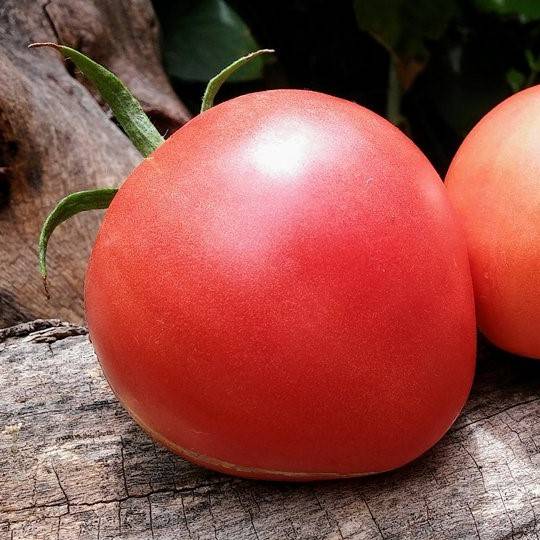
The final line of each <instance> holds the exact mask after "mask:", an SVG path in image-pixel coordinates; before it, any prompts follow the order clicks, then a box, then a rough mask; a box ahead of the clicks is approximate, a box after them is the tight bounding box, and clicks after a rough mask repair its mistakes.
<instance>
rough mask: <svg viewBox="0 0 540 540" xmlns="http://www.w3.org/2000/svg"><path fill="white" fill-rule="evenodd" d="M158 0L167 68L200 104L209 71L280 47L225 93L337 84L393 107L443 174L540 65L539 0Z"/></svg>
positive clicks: (385, 111) (332, 89)
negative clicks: (469, 137)
mask: <svg viewBox="0 0 540 540" xmlns="http://www.w3.org/2000/svg"><path fill="white" fill-rule="evenodd" d="M154 6H155V9H156V12H157V14H158V18H159V19H160V22H161V26H162V34H163V36H162V37H163V50H164V60H165V65H166V68H167V71H168V73H169V76H170V77H171V80H172V81H173V85H174V87H175V90H176V91H177V93H178V95H179V96H180V97H181V99H182V100H183V101H184V103H186V105H187V106H188V107H189V108H190V109H191V111H192V112H193V113H196V112H197V109H198V107H199V103H200V97H201V95H202V92H203V90H204V86H205V81H207V80H208V78H210V77H211V76H212V75H214V74H215V73H216V72H217V71H219V70H220V69H221V68H223V67H225V66H226V65H227V64H228V63H230V62H231V61H232V60H234V59H236V58H237V57H239V56H241V55H243V54H246V53H248V52H250V51H252V50H254V49H256V48H262V47H264V48H273V49H275V50H276V53H275V55H274V56H273V57H267V60H266V61H265V62H264V65H263V62H262V61H261V62H256V63H255V65H253V66H250V67H249V68H243V71H242V72H239V74H238V76H237V77H236V82H234V83H232V82H231V83H230V84H228V85H226V86H225V87H224V88H223V90H222V91H221V92H220V94H219V96H218V101H219V100H223V99H228V98H230V97H233V96H235V95H238V94H241V93H246V92H250V91H254V90H260V89H265V88H279V87H292V88H307V89H312V90H318V91H321V92H326V93H329V94H333V95H336V96H340V97H343V98H346V99H349V100H352V101H355V102H357V103H359V104H361V105H364V106H366V107H368V108H370V109H372V110H374V111H376V112H378V113H379V114H381V115H383V116H387V117H389V119H390V120H392V121H393V122H394V123H396V124H398V125H399V126H400V127H401V128H402V129H403V130H404V131H405V132H406V133H407V134H409V136H411V137H412V139H413V140H414V141H415V142H416V143H417V144H418V145H419V146H420V147H421V148H422V149H423V150H424V152H425V153H426V154H427V155H428V157H429V158H430V159H431V161H432V162H433V164H434V166H435V167H436V168H437V170H438V171H439V173H440V174H441V175H443V176H444V173H445V172H446V169H447V167H448V164H449V162H450V160H451V158H452V156H453V154H454V153H455V150H456V149H457V147H458V145H459V144H460V142H461V141H462V139H463V137H464V136H465V135H466V134H467V132H468V131H469V130H470V129H471V127H472V126H473V125H474V124H475V123H476V122H477V121H478V120H479V119H480V118H481V117H482V116H483V115H484V114H485V113H486V112H487V111H488V110H489V109H491V108H492V107H493V106H494V105H495V104H497V103H498V102H500V101H501V100H502V99H504V98H505V97H507V96H509V95H511V94H512V92H514V91H518V90H520V89H522V88H525V87H527V86H530V85H532V84H535V83H536V81H537V75H538V72H539V71H540V61H539V60H540V59H538V58H537V57H538V55H539V52H540V1H539V0H382V1H378V0H339V1H331V0H290V1H247V0H227V2H225V0H177V1H172V0H154ZM393 75H395V78H394V81H396V80H397V83H392V82H391V80H392V76H393ZM389 96H390V101H391V103H393V108H392V106H390V110H389V107H388V100H389Z"/></svg>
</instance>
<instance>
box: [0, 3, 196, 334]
mask: <svg viewBox="0 0 540 540" xmlns="http://www.w3.org/2000/svg"><path fill="white" fill-rule="evenodd" d="M36 41H55V42H62V43H64V44H66V45H71V46H74V47H77V48H79V49H80V50H82V51H83V52H85V53H87V54H91V55H92V56H93V57H94V58H96V59H97V60H98V61H100V62H103V63H104V64H105V65H107V66H108V67H110V68H111V69H113V70H114V71H115V72H116V73H117V74H118V75H119V76H120V77H121V78H122V79H123V80H124V81H125V82H126V84H127V85H128V87H130V88H131V90H132V91H133V92H134V93H135V95H136V96H137V97H138V98H140V99H141V100H142V103H143V106H144V108H145V109H146V111H147V112H149V114H150V115H151V117H152V118H153V119H154V120H156V122H157V124H158V126H160V128H161V129H162V132H163V133H164V132H169V133H170V132H171V131H172V130H174V129H175V128H176V127H178V126H180V125H181V124H183V123H184V122H185V121H186V120H187V118H188V113H187V111H186V109H185V108H184V106H183V105H182V104H181V103H180V102H179V101H178V99H177V98H176V97H175V95H174V93H173V91H172V89H171V87H170V85H169V83H168V81H167V79H166V77H165V74H164V73H163V70H162V67H161V58H160V51H159V47H158V26H157V22H156V19H155V15H154V12H153V9H152V5H151V2H150V0H115V1H114V2H110V1H108V0H2V1H0V88H1V91H0V242H1V244H0V245H1V247H0V250H1V255H0V327H2V326H8V325H11V324H15V323H17V322H21V321H25V320H31V319H34V318H36V317H46V316H60V317H63V318H65V319H68V320H71V321H74V322H80V321H81V320H82V316H83V310H82V291H83V275H84V271H85V268H86V263H87V258H88V254H89V251H90V247H91V245H92V243H93V239H94V237H95V233H96V231H97V228H98V224H99V221H100V214H99V213H98V212H91V213H86V214H83V215H79V216H77V217H75V218H74V219H73V220H71V221H70V222H69V223H68V224H64V225H62V226H61V227H60V228H59V229H58V230H57V232H56V233H55V234H54V236H53V238H52V240H51V243H50V251H49V255H50V256H49V260H50V286H51V295H52V301H51V302H46V301H45V296H44V294H43V291H42V286H41V279H40V276H39V273H38V270H37V252H36V247H37V238H38V233H39V228H40V226H41V224H42V222H43V220H44V219H45V217H46V215H47V213H48V212H49V211H50V210H51V209H52V208H53V207H54V205H55V204H56V202H57V201H58V200H59V199H60V198H62V197H63V196H65V195H67V194H69V193H70V192H73V191H78V190H82V189H88V188H92V187H96V186H114V185H117V184H119V183H120V182H121V181H122V180H123V179H124V178H125V177H126V175H127V174H128V173H129V172H130V171H131V170H132V169H133V168H134V167H135V165H136V164H137V163H138V162H139V161H140V160H141V159H142V157H141V156H140V155H139V154H138V152H137V151H136V150H135V149H134V147H133V146H132V144H131V143H130V142H129V140H128V139H127V138H126V137H125V136H124V134H123V133H122V132H121V131H120V129H119V128H118V127H117V126H116V125H115V124H114V122H113V121H112V119H111V116H110V113H109V112H108V110H107V109H106V108H105V107H103V104H102V103H101V102H100V100H99V99H98V98H97V96H95V95H94V94H93V92H91V91H89V89H88V88H87V87H86V86H85V85H86V82H85V81H83V78H82V77H81V76H79V75H78V74H77V73H75V72H74V71H73V69H72V66H70V65H69V64H68V63H66V62H64V60H63V59H62V58H61V57H60V55H59V54H58V53H57V52H55V51H51V50H45V49H39V50H37V49H33V50H29V49H28V48H27V46H28V44H29V43H32V42H36Z"/></svg>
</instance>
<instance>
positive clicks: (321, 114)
mask: <svg viewBox="0 0 540 540" xmlns="http://www.w3.org/2000/svg"><path fill="white" fill-rule="evenodd" d="M85 294H86V310H87V318H88V325H89V328H90V333H91V337H92V341H93V344H94V346H95V349H96V352H97V355H98V357H99V358H100V360H101V363H102V366H103V369H104V371H105V374H106V376H107V378H108V380H109V382H110V383H111V386H112V388H113V389H114V391H115V392H116V394H117V395H118V397H119V398H120V400H121V401H122V402H123V404H124V405H125V406H126V408H127V409H128V411H129V412H130V413H131V414H132V415H133V417H134V418H135V419H136V420H137V421H138V422H139V423H140V424H141V426H143V428H144V429H145V430H147V431H148V432H149V433H150V434H151V435H152V436H154V437H155V438H156V439H157V440H159V441H161V442H162V443H163V444H164V445H166V446H168V447H169V448H171V449H172V450H173V451H175V452H177V453H178V454H180V455H182V456H184V457H186V458H187V459H189V460H191V461H193V462H195V463H198V464H200V465H203V466H206V467H209V468H212V469H216V470H219V471H224V472H227V473H231V474H236V475H239V476H246V477H255V478H276V479H286V478H289V479H298V480H307V479H322V478H335V477H345V476H354V475H363V474H369V473H375V472H380V471H386V470H389V469H393V468H395V467H399V466H400V465H403V464H405V463H407V462H409V461H411V460H412V459H414V458H416V457H417V456H419V455H420V454H422V453H423V452H424V451H426V450H427V449H428V448H430V447H431V446H432V445H433V444H434V443H435V442H436V441H437V440H438V439H439V438H440V437H441V436H442V435H443V434H444V433H445V431H446V430H447V429H448V428H449V426H450V425H451V424H452V422H453V421H454V420H455V418H456V416H457V415H458V413H459V411H460V409H461V407H462V406H463V404H464V402H465V399H466V397H467V395H468V392H469V389H470V386H471V379H472V376H473V371H474V358H475V319H474V301H473V293H472V284H471V279H470V272H469V266H468V261H467V256H466V248H465V243H464V240H463V238H462V235H461V234H460V231H459V229H458V227H457V226H456V223H455V219H454V215H453V213H452V210H451V208H450V206H449V202H448V201H447V197H446V194H445V191H444V186H443V184H442V182H441V181H440V179H439V178H438V176H437V174H436V173H435V171H434V170H433V168H432V167H431V165H430V164H429V162H428V160H427V159H426V158H425V157H424V155H423V154H422V153H421V152H420V151H419V150H418V149H417V148H416V147H415V146H414V144H413V143H412V142H411V141H410V140H409V139H407V138H406V137H405V136H404V135H403V134H402V133H401V132H400V131H399V130H398V129H396V128H395V127H393V126H392V125H391V124H389V123H388V122H387V121H386V120H384V119H382V118H381V117H379V116H378V115H376V114H374V113H372V112H370V111H368V110H366V109H364V108H362V107H360V106H358V105H355V104H352V103H350V102H347V101H343V100H340V99H337V98H334V97H331V96H327V95H324V94H318V93H314V92H307V91H298V90H277V91H270V92H262V93H256V94H250V95H245V96H242V97H240V98H237V99H234V100H231V101H228V102H226V103H223V104H221V105H218V106H217V107H214V108H212V109H210V110H209V111H207V112H205V113H203V114H201V115H200V116H198V117H196V118H194V119H193V120H191V121H190V122H189V123H188V124H187V125H186V126H185V127H183V128H182V129H180V130H179V131H178V132H176V133H175V134H174V135H173V136H172V137H171V138H170V139H169V140H168V141H167V142H166V143H164V144H163V145H162V146H161V147H160V148H159V149H158V150H157V151H156V152H155V153H154V154H152V155H151V157H150V158H148V159H146V160H145V161H144V162H143V163H142V164H141V165H140V166H139V167H138V168H137V169H135V171H134V172H133V173H132V174H131V176H130V177H129V178H128V179H127V181H126V182H125V183H124V185H123V186H122V187H121V189H120V190H119V192H118V194H117V196H116V197H115V199H114V200H113V202H112V204H111V206H110V208H109V210H108V211H107V214H106V217H105V220H104V223H103V226H102V227H101V230H100V232H99V236H98V238H97V241H96V244H95V247H94V250H93V253H92V257H91V262H90V266H89V269H88V273H87V278H86V291H85Z"/></svg>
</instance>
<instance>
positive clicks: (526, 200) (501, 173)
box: [446, 86, 540, 359]
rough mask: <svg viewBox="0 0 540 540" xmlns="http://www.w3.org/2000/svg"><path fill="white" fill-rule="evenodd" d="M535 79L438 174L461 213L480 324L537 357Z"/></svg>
mask: <svg viewBox="0 0 540 540" xmlns="http://www.w3.org/2000/svg"><path fill="white" fill-rule="evenodd" d="M539 150H540V86H536V87H534V88H531V89H528V90H524V91H522V92H519V93H517V94H515V95H513V96H512V97H510V98H508V99H507V100H505V101H503V102H502V103H501V104H499V105H498V106H497V107H495V109H493V110H492V111H491V112H489V113H488V114H487V115H486V116H485V117H484V118H483V119H482V120H481V121H480V122H479V123H478V124H477V125H476V127H474V129H473V130H472V131H471V132H470V133H469V135H468V136H467V137H466V139H465V141H464V142H463V144H462V145H461V147H460V148H459V150H458V152H457V154H456V156H455V158H454V159H453V161H452V163H451V165H450V168H449V170H448V173H447V176H446V184H447V187H448V192H449V195H450V198H451V201H452V203H453V205H454V207H455V208H456V211H457V212H458V213H459V215H460V218H461V219H462V222H463V225H464V228H465V233H466V238H467V244H468V250H469V256H470V261H471V271H472V276H473V284H474V289H475V297H476V308H477V317H478V324H479V327H480V330H481V331H482V332H483V333H484V334H485V335H486V337H487V338H488V339H489V340H490V341H492V342H493V343H495V344H496V345H498V346H499V347H501V348H502V349H505V350H507V351H510V352H513V353H516V354H519V355H522V356H529V357H531V358H536V359H540V331H539V330H540V155H539Z"/></svg>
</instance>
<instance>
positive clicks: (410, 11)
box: [354, 0, 456, 62]
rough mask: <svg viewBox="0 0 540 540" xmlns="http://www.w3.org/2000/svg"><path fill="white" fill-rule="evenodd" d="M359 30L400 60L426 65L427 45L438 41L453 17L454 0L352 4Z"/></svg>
mask: <svg viewBox="0 0 540 540" xmlns="http://www.w3.org/2000/svg"><path fill="white" fill-rule="evenodd" d="M354 10H355V13H356V19H357V22H358V26H359V27H360V28H361V29H362V30H364V31H366V32H369V33H370V34H372V35H373V36H374V37H375V38H376V39H377V40H378V41H379V42H380V43H381V44H382V45H384V47H386V48H387V49H388V51H389V52H390V53H391V54H393V55H395V56H397V57H398V58H399V59H401V60H403V59H405V60H409V59H415V60H418V61H420V62H425V61H426V60H427V57H428V50H427V48H426V42H427V41H434V40H437V39H439V38H440V37H441V36H442V35H443V33H444V31H445V30H446V27H447V25H448V23H449V21H450V20H451V19H452V17H453V16H454V15H455V12H456V3H455V1H454V0H415V1H411V0H380V1H378V2H374V1H373V0H355V1H354Z"/></svg>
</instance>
